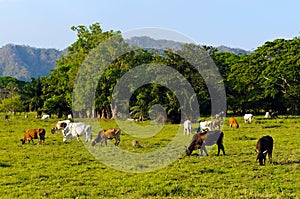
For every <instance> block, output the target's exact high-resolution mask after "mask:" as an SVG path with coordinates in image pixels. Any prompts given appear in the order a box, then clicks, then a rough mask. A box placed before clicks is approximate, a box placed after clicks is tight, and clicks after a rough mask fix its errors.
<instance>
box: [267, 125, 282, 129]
mask: <svg viewBox="0 0 300 199" xmlns="http://www.w3.org/2000/svg"><path fill="white" fill-rule="evenodd" d="M280 127H281V125H271V126H263V129H271V128H280Z"/></svg>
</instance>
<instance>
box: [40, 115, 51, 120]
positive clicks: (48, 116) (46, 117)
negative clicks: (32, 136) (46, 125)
mask: <svg viewBox="0 0 300 199" xmlns="http://www.w3.org/2000/svg"><path fill="white" fill-rule="evenodd" d="M49 118H50V115H43V116H42V120H44V119H49Z"/></svg>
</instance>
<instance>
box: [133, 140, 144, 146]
mask: <svg viewBox="0 0 300 199" xmlns="http://www.w3.org/2000/svg"><path fill="white" fill-rule="evenodd" d="M132 146H133V147H135V148H142V146H141V145H140V142H139V141H138V140H132Z"/></svg>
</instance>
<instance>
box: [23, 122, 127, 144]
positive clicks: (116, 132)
mask: <svg viewBox="0 0 300 199" xmlns="http://www.w3.org/2000/svg"><path fill="white" fill-rule="evenodd" d="M60 130H62V134H63V142H66V141H67V140H68V139H71V140H72V141H73V140H74V138H77V140H79V137H81V136H84V137H85V141H86V142H89V141H91V140H92V127H91V125H87V124H85V123H83V122H71V121H70V120H63V121H59V122H57V123H56V124H55V126H54V128H52V129H51V133H52V134H54V133H56V132H58V131H60ZM120 133H121V132H120V129H118V128H112V129H107V130H101V131H100V132H99V133H98V135H97V137H96V138H95V139H94V140H93V141H92V146H94V145H95V144H96V143H100V145H101V146H102V143H103V142H105V144H106V145H107V140H108V139H115V140H116V143H115V145H116V146H117V145H118V144H119V143H120ZM45 134H46V130H45V129H43V128H38V129H29V130H26V131H25V133H24V137H23V138H22V139H21V142H22V144H24V143H25V142H26V141H28V143H30V141H31V142H32V143H33V139H38V140H39V143H44V141H45Z"/></svg>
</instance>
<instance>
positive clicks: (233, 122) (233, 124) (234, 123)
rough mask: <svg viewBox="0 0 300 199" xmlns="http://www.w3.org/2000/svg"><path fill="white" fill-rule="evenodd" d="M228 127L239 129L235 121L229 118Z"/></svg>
mask: <svg viewBox="0 0 300 199" xmlns="http://www.w3.org/2000/svg"><path fill="white" fill-rule="evenodd" d="M229 125H230V127H235V128H239V127H240V126H239V124H238V122H237V120H236V119H235V118H234V117H231V118H229Z"/></svg>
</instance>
